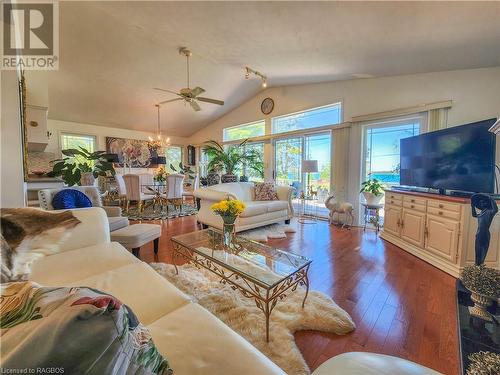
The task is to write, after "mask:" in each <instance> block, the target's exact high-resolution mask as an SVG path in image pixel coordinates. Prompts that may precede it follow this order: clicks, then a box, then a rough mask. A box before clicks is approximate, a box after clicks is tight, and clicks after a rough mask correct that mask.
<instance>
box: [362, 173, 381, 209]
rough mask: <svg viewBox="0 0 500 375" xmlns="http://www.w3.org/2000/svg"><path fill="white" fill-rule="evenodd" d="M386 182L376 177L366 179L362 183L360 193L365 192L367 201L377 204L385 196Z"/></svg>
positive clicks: (370, 203)
mask: <svg viewBox="0 0 500 375" xmlns="http://www.w3.org/2000/svg"><path fill="white" fill-rule="evenodd" d="M384 187H385V186H384V184H383V183H382V182H380V181H379V180H377V179H376V178H373V179H369V180H366V181H365V182H363V183H362V184H361V190H360V191H359V192H360V193H363V196H364V197H365V200H366V203H367V204H369V205H377V204H379V202H380V200H381V199H382V197H383V196H384Z"/></svg>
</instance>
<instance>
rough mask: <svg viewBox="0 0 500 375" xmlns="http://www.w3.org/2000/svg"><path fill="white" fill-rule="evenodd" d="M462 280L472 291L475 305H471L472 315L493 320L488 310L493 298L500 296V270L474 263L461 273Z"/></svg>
mask: <svg viewBox="0 0 500 375" xmlns="http://www.w3.org/2000/svg"><path fill="white" fill-rule="evenodd" d="M460 280H462V283H463V284H464V286H465V287H466V288H467V289H469V290H470V291H471V299H472V302H474V306H470V307H469V312H470V313H471V315H474V316H477V317H479V318H481V319H484V320H487V321H490V322H491V321H493V319H492V317H491V314H490V313H489V312H488V311H487V310H486V309H487V308H488V306H489V305H490V304H491V301H492V300H493V299H496V298H498V297H500V270H496V269H494V268H490V267H486V266H485V265H484V264H481V265H479V266H477V265H475V264H473V265H468V266H465V267H464V269H463V270H462V272H461V273H460Z"/></svg>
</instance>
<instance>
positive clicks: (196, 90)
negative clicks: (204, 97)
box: [191, 87, 205, 96]
mask: <svg viewBox="0 0 500 375" xmlns="http://www.w3.org/2000/svg"><path fill="white" fill-rule="evenodd" d="M204 92H205V89H203V88H201V87H195V88H194V89H192V90H191V95H192V96H198V95H200V94H201V93H204Z"/></svg>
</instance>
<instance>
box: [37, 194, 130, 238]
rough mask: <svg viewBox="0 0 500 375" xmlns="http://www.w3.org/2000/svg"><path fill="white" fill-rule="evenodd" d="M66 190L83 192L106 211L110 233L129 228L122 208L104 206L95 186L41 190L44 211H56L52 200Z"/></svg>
mask: <svg viewBox="0 0 500 375" xmlns="http://www.w3.org/2000/svg"><path fill="white" fill-rule="evenodd" d="M65 189H74V190H79V191H81V192H82V193H83V194H85V195H86V196H87V197H89V199H90V201H91V202H92V206H93V207H101V208H102V209H104V211H106V215H107V216H108V222H109V230H110V231H114V230H117V229H121V228H124V227H126V226H128V224H129V222H128V218H126V217H123V216H122V209H121V208H120V207H118V206H103V205H102V199H101V195H100V194H99V190H98V189H97V188H96V187H95V186H71V187H64V188H61V189H41V190H39V191H38V199H39V201H40V207H41V208H42V209H44V210H50V211H51V210H54V206H52V199H53V198H54V195H56V194H57V193H58V192H60V191H61V190H65Z"/></svg>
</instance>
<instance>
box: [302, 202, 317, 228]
mask: <svg viewBox="0 0 500 375" xmlns="http://www.w3.org/2000/svg"><path fill="white" fill-rule="evenodd" d="M317 219H318V198H316V197H314V196H312V197H301V198H300V215H299V219H298V222H299V223H300V224H316V221H317Z"/></svg>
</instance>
